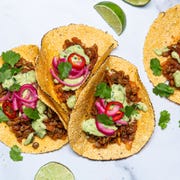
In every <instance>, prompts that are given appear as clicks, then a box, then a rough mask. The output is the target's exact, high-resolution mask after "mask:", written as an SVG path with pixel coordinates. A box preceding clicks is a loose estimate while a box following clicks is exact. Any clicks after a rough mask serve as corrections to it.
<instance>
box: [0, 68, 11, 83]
mask: <svg viewBox="0 0 180 180" xmlns="http://www.w3.org/2000/svg"><path fill="white" fill-rule="evenodd" d="M11 77H12V72H11V69H7V70H6V71H4V72H0V83H3V82H4V81H5V80H6V79H10V78H11Z"/></svg>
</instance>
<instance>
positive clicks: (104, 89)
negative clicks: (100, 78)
mask: <svg viewBox="0 0 180 180" xmlns="http://www.w3.org/2000/svg"><path fill="white" fill-rule="evenodd" d="M95 96H99V97H101V98H106V99H107V98H110V97H111V88H110V87H109V86H108V85H107V84H106V83H105V82H101V83H99V84H98V85H97V87H96V93H95Z"/></svg>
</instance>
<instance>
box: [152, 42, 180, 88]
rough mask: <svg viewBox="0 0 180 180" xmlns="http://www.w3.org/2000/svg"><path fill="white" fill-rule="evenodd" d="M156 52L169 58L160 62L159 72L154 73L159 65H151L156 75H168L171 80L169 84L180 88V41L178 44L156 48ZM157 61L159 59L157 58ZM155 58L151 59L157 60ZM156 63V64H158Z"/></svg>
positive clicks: (167, 77)
mask: <svg viewBox="0 0 180 180" xmlns="http://www.w3.org/2000/svg"><path fill="white" fill-rule="evenodd" d="M155 53H156V54H157V55H158V56H162V57H164V58H167V60H166V61H164V62H163V63H161V64H160V63H159V69H160V71H159V73H158V74H156V73H154V69H155V68H156V69H157V66H154V68H153V67H151V69H152V70H153V74H154V75H161V74H162V75H163V76H164V77H166V79H167V81H168V82H169V86H171V87H174V88H177V89H179V88H180V41H178V42H177V43H176V44H173V45H170V46H168V47H165V48H162V49H161V50H160V49H156V50H155ZM155 59H156V61H157V63H158V62H159V60H158V59H157V58H155ZM155 59H152V60H151V64H152V61H155ZM157 63H156V64H157Z"/></svg>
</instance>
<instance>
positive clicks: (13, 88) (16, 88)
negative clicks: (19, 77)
mask: <svg viewBox="0 0 180 180" xmlns="http://www.w3.org/2000/svg"><path fill="white" fill-rule="evenodd" d="M20 87H21V86H20V85H19V84H16V83H14V84H13V85H12V86H11V87H10V88H9V91H18V90H19V89H20Z"/></svg>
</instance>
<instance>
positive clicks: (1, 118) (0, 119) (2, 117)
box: [0, 108, 9, 123]
mask: <svg viewBox="0 0 180 180" xmlns="http://www.w3.org/2000/svg"><path fill="white" fill-rule="evenodd" d="M8 120H9V118H8V117H7V116H6V115H5V114H4V112H3V111H2V108H0V123H1V122H7V121H8Z"/></svg>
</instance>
